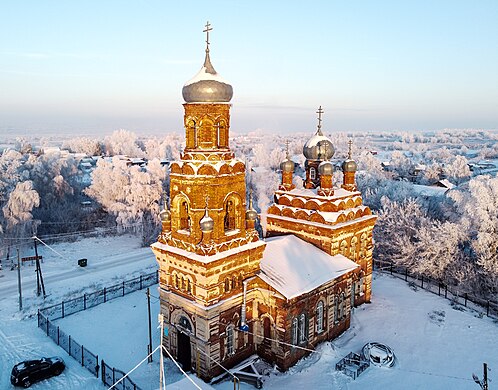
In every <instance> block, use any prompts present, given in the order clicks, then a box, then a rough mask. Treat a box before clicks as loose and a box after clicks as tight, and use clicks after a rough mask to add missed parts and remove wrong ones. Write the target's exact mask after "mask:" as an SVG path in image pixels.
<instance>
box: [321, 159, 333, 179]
mask: <svg viewBox="0 0 498 390" xmlns="http://www.w3.org/2000/svg"><path fill="white" fill-rule="evenodd" d="M318 173H319V174H320V175H322V176H332V175H333V174H334V166H333V165H332V163H331V162H330V161H324V162H322V163H321V164H320V165H319V166H318Z"/></svg>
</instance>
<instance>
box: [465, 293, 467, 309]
mask: <svg viewBox="0 0 498 390" xmlns="http://www.w3.org/2000/svg"><path fill="white" fill-rule="evenodd" d="M465 307H467V293H465Z"/></svg>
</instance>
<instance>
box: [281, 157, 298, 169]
mask: <svg viewBox="0 0 498 390" xmlns="http://www.w3.org/2000/svg"><path fill="white" fill-rule="evenodd" d="M294 165H295V164H294V162H293V161H291V160H289V159H287V160H284V161H282V162H281V163H280V169H281V170H282V172H294Z"/></svg>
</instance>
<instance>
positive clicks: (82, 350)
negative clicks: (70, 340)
mask: <svg viewBox="0 0 498 390" xmlns="http://www.w3.org/2000/svg"><path fill="white" fill-rule="evenodd" d="M84 351H85V347H83V345H81V365H82V366H83V367H85V352H84Z"/></svg>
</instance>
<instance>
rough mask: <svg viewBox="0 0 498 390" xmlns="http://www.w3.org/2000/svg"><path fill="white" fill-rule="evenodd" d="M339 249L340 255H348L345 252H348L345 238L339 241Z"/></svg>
mask: <svg viewBox="0 0 498 390" xmlns="http://www.w3.org/2000/svg"><path fill="white" fill-rule="evenodd" d="M339 250H340V252H341V255H343V256H346V257H348V253H347V252H348V243H347V242H346V240H343V241H342V242H341V245H340V247H339Z"/></svg>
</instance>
